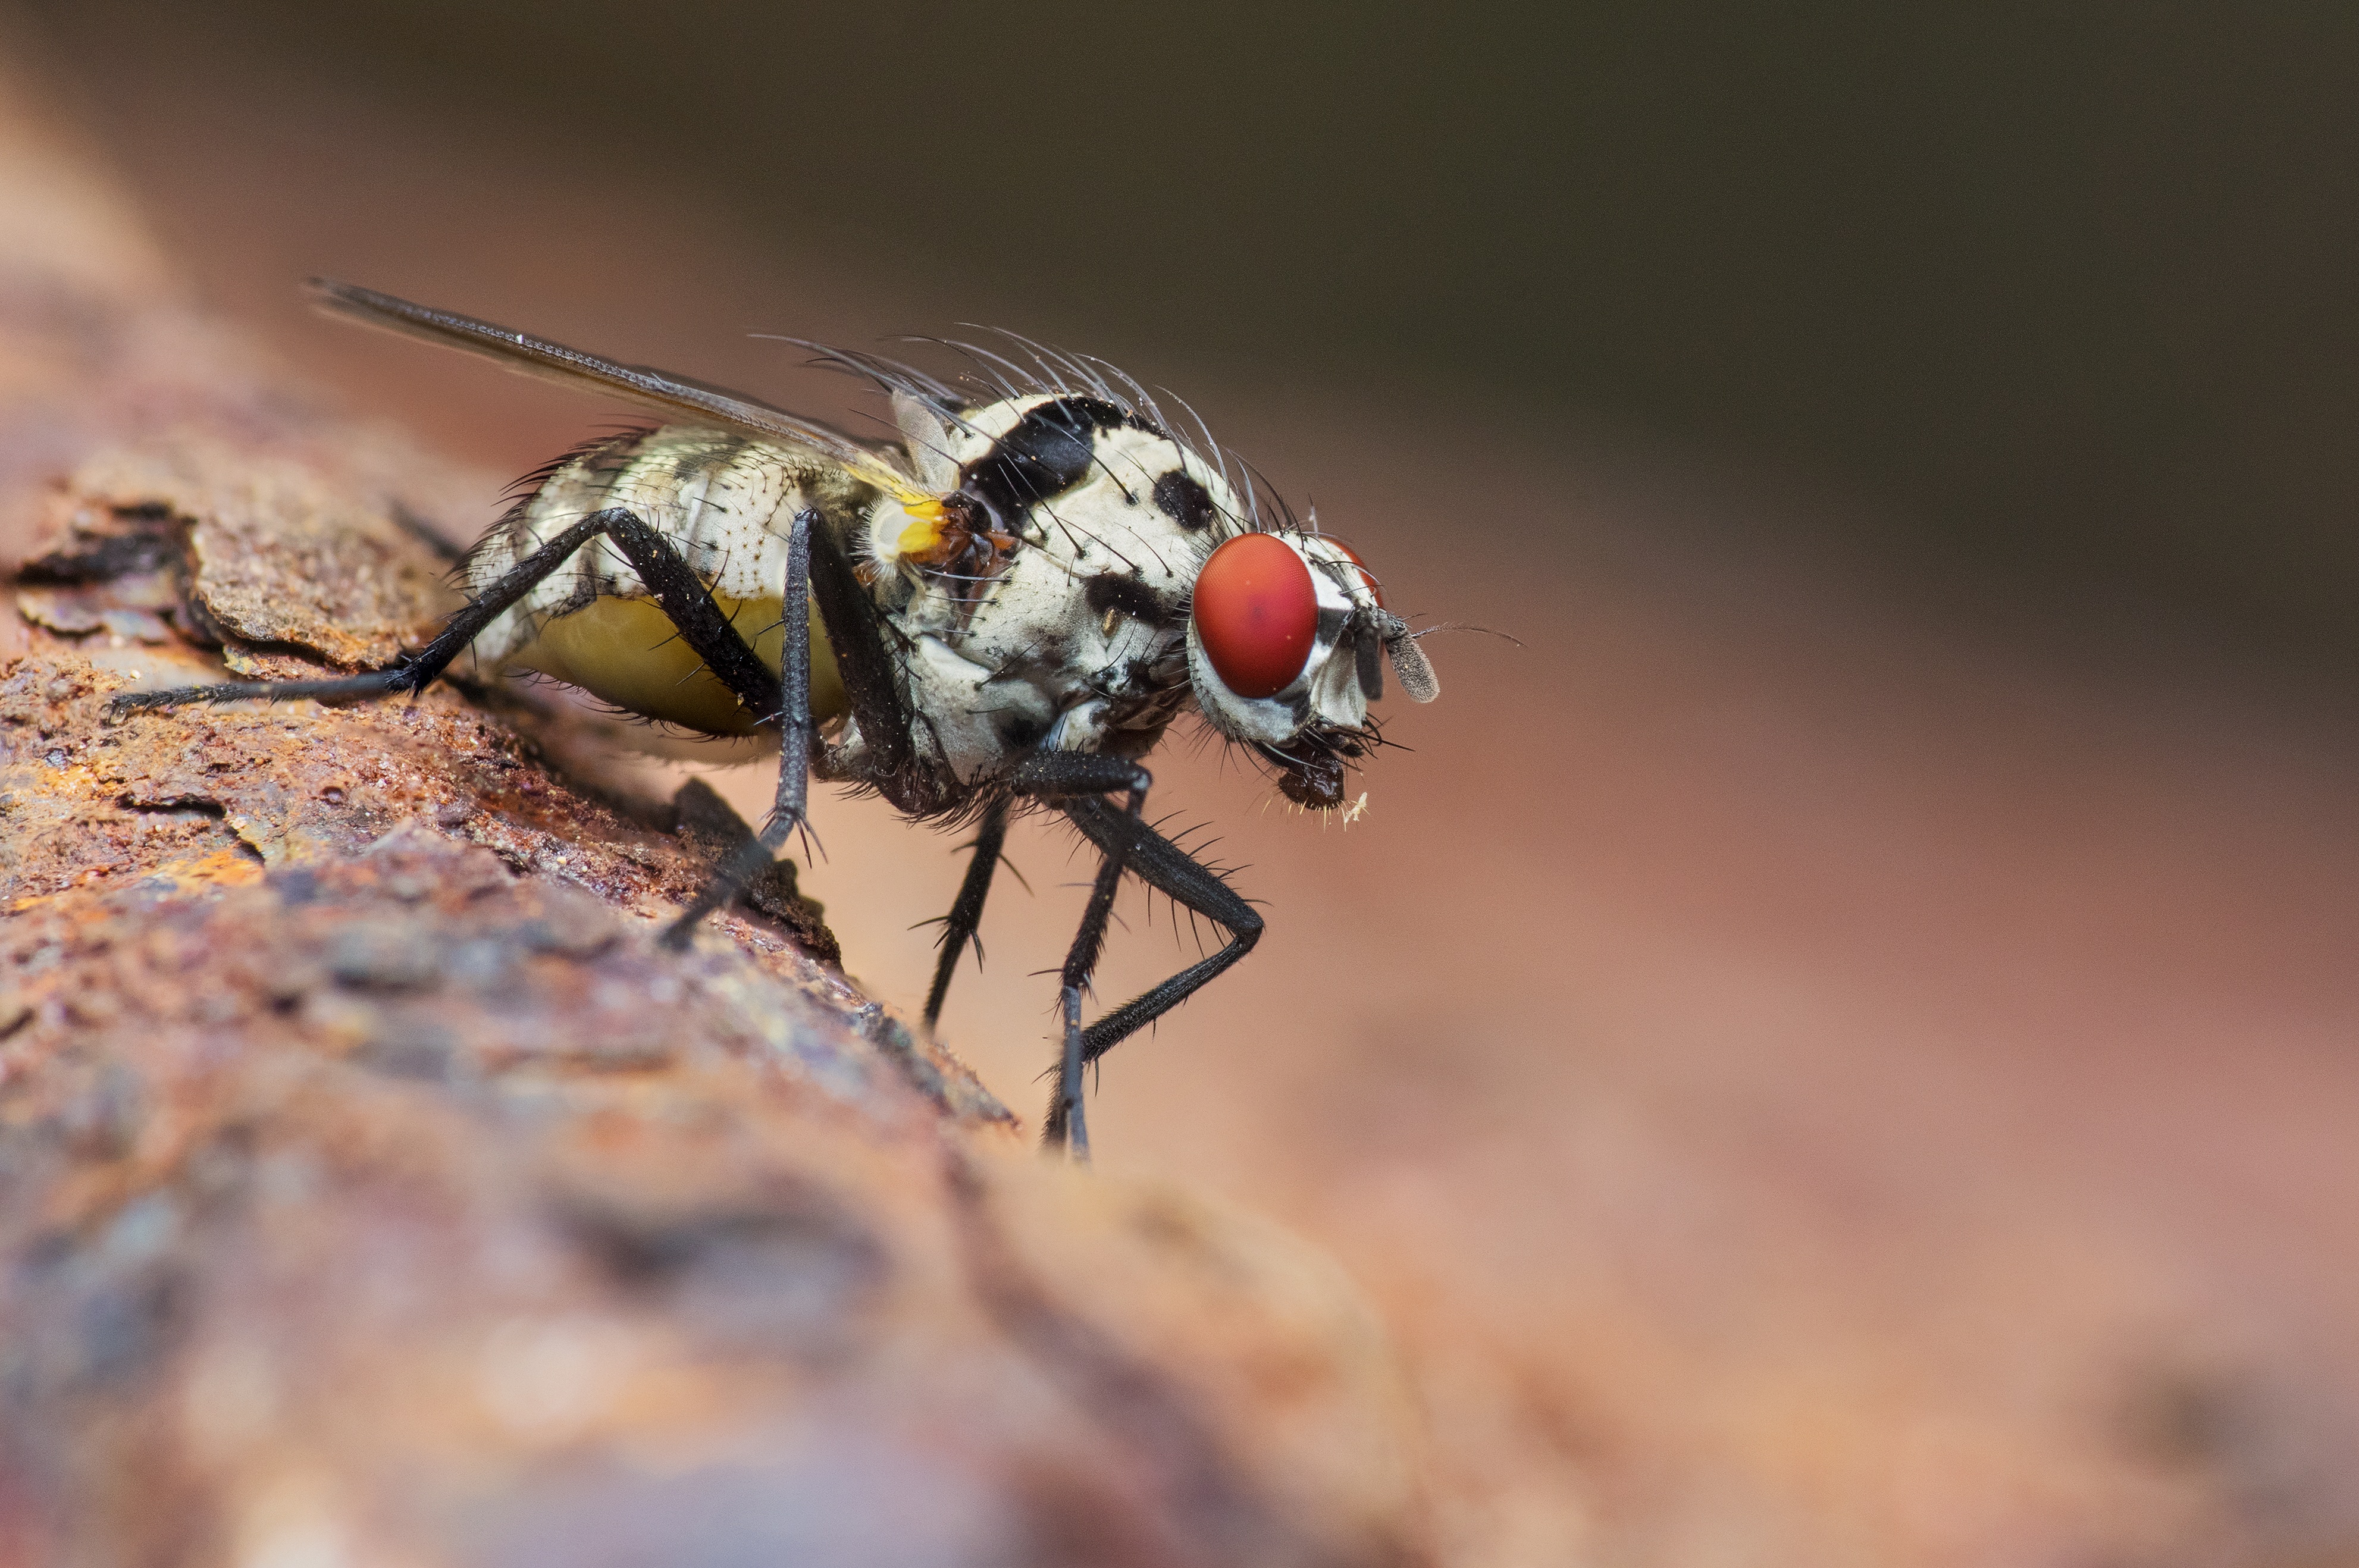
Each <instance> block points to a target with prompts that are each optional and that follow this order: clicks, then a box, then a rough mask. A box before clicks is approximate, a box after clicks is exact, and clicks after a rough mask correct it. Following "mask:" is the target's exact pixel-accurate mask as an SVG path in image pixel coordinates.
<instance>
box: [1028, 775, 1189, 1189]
mask: <svg viewBox="0 0 2359 1568" xmlns="http://www.w3.org/2000/svg"><path fill="white" fill-rule="evenodd" d="M1154 783H1155V780H1154V778H1153V776H1152V775H1151V774H1149V773H1147V770H1146V769H1145V768H1143V767H1141V766H1139V765H1138V764H1137V763H1136V762H1133V761H1131V760H1130V759H1129V758H1127V757H1109V756H1104V755H1102V754H1100V753H1097V752H1033V753H1032V754H1031V755H1030V756H1027V757H1026V758H1025V759H1024V760H1023V761H1022V762H1019V763H1017V764H1016V769H1015V771H1014V773H1011V774H1010V775H1009V778H1008V784H1009V786H1010V787H1011V788H1012V789H1014V790H1015V792H1016V794H1018V795H1030V796H1033V797H1034V798H1036V799H1042V800H1058V799H1065V798H1068V797H1071V796H1077V795H1079V796H1090V797H1103V796H1104V795H1109V794H1112V793H1114V792H1115V791H1121V792H1123V793H1124V794H1125V795H1128V797H1129V799H1128V803H1127V806H1126V807H1125V812H1126V815H1128V816H1131V817H1133V818H1136V816H1138V814H1139V813H1140V812H1141V811H1142V810H1144V809H1145V808H1146V806H1147V790H1148V789H1149V788H1151V787H1152V786H1153V785H1154ZM1098 804H1100V805H1103V804H1104V803H1103V799H1102V798H1101V799H1099V800H1098ZM1107 809H1109V810H1111V809H1113V808H1112V807H1111V806H1109V807H1108V808H1107ZM1102 848H1103V846H1102ZM1122 869H1123V862H1122V856H1121V855H1120V854H1118V853H1114V852H1112V851H1109V852H1107V853H1106V854H1105V856H1104V858H1103V860H1101V861H1100V862H1099V865H1098V877H1097V881H1096V883H1095V885H1093V887H1092V888H1091V889H1090V902H1089V905H1088V907H1087V908H1085V909H1084V910H1083V911H1082V926H1081V929H1080V930H1078V931H1076V932H1074V933H1073V946H1072V947H1071V950H1070V951H1069V952H1067V953H1066V955H1065V967H1064V969H1063V970H1062V971H1061V973H1060V976H1059V988H1060V989H1059V991H1058V997H1057V1000H1058V1004H1059V1013H1060V1018H1061V1019H1062V1022H1063V1023H1064V1029H1063V1032H1062V1035H1061V1038H1060V1049H1059V1051H1058V1053H1057V1065H1056V1068H1055V1076H1056V1080H1057V1087H1056V1092H1055V1093H1054V1094H1052V1095H1051V1096H1050V1097H1049V1114H1048V1116H1047V1117H1046V1118H1045V1119H1043V1120H1042V1122H1041V1124H1040V1141H1041V1143H1042V1145H1043V1146H1044V1147H1046V1148H1049V1149H1070V1150H1071V1152H1072V1155H1073V1158H1075V1159H1076V1160H1082V1161H1086V1160H1088V1159H1089V1157H1090V1131H1089V1122H1088V1120H1087V1119H1086V1118H1085V1117H1084V1116H1083V1115H1082V1066H1083V1065H1085V1064H1086V1062H1087V1060H1088V1058H1087V1056H1086V1055H1085V1054H1084V1053H1085V1052H1086V1050H1087V1039H1086V1037H1085V1036H1084V1034H1083V1033H1082V992H1083V991H1085V990H1087V989H1089V985H1090V976H1091V974H1092V973H1093V972H1094V971H1095V970H1096V968H1097V967H1098V955H1099V954H1100V953H1101V952H1102V951H1103V950H1104V947H1105V934H1106V923H1107V921H1109V920H1110V919H1112V918H1113V915H1114V893H1115V892H1117V891H1119V890H1120V888H1121V887H1122Z"/></svg>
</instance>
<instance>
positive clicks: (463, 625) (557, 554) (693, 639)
mask: <svg viewBox="0 0 2359 1568" xmlns="http://www.w3.org/2000/svg"><path fill="white" fill-rule="evenodd" d="M600 534H605V535H610V536H611V537H612V538H613V539H614V543H615V545H616V546H618V547H619V548H620V549H621V550H622V552H623V555H624V557H625V559H627V560H629V561H630V563H631V565H632V566H633V567H634V568H637V570H638V573H639V578H640V580H641V581H643V582H645V583H646V584H647V589H648V590H649V591H650V592H651V593H653V594H654V595H655V598H656V601H657V602H658V604H660V605H661V606H662V607H663V611H664V613H665V615H666V616H668V617H669V618H670V620H671V622H672V624H673V625H674V626H676V627H678V628H679V633H680V636H681V638H682V639H683V640H684V641H686V642H687V643H688V644H689V645H690V647H692V648H694V649H695V650H696V652H697V654H698V655H699V656H700V657H701V658H703V659H704V660H705V661H706V662H707V663H708V664H709V665H712V671H713V673H714V674H715V675H717V676H720V677H721V679H722V681H723V684H724V685H726V686H727V687H729V689H730V690H731V691H732V692H734V694H735V695H736V697H737V699H738V700H739V701H740V702H743V703H745V705H746V706H747V707H748V708H752V709H753V710H754V711H755V712H756V713H757V714H762V715H767V714H768V713H769V712H770V711H772V710H773V709H774V708H776V707H777V696H776V693H777V683H776V682H775V681H774V680H773V679H772V678H771V676H770V672H769V670H768V668H767V667H766V665H763V663H762V661H761V660H760V659H759V658H758V657H756V654H755V653H754V651H753V649H751V648H749V647H747V646H746V645H745V639H744V638H743V637H741V636H739V635H738V634H737V633H736V631H735V630H734V628H732V627H731V626H730V624H729V622H728V619H727V618H726V617H725V616H723V614H722V613H721V607H720V606H719V605H717V604H715V603H713V602H712V594H711V593H710V592H708V591H707V590H706V589H705V587H704V584H703V583H702V582H701V581H700V580H698V579H697V576H696V574H695V573H694V572H693V571H691V570H690V568H689V566H688V563H687V562H685V561H683V560H681V559H680V557H679V551H678V550H676V549H674V548H673V547H672V546H671V542H670V541H669V540H668V539H666V538H665V537H664V536H663V535H661V534H659V533H658V532H657V531H656V530H655V529H653V528H651V527H649V526H648V525H647V524H645V523H643V522H641V521H640V520H639V519H638V518H637V517H636V516H635V515H634V514H631V513H630V512H628V511H627V510H625V509H624V508H622V507H610V508H608V509H607V510H606V511H603V512H594V513H592V514H590V515H589V516H587V517H584V518H583V519H582V521H580V522H579V523H576V524H572V525H571V527H569V528H567V529H566V530H565V531H564V532H563V533H561V534H560V535H557V536H556V537H555V538H553V539H551V540H549V542H548V543H547V544H545V545H543V546H540V548H538V549H537V550H535V551H534V552H533V553H532V554H531V555H529V556H527V557H525V558H524V559H523V560H521V561H518V562H517V563H516V565H515V566H513V567H510V568H508V569H507V570H506V572H504V573H502V574H501V576H500V579H499V580H498V581H497V582H495V583H494V584H492V586H491V587H489V588H487V589H484V591H483V592H481V593H479V594H477V595H476V596H475V597H474V598H473V600H469V601H468V602H467V603H466V604H465V605H463V606H462V607H461V608H460V610H459V611H458V612H457V613H455V614H453V615H452V616H451V619H450V620H449V621H447V622H443V626H442V630H441V631H440V633H436V635H435V637H434V640H433V641H432V642H430V643H427V644H426V646H424V647H423V648H420V649H419V650H418V652H417V653H415V654H408V655H406V656H405V657H404V658H403V659H402V661H401V662H400V663H399V664H397V665H394V666H393V667H392V668H390V669H383V670H372V671H370V672H369V673H368V674H366V675H359V676H343V677H341V678H339V679H335V680H291V681H236V682H228V683H224V684H223V685H219V686H191V687H177V688H175V689H173V690H170V691H142V692H126V693H125V694H124V695H123V696H121V697H116V698H115V699H114V707H115V708H117V709H130V708H176V707H179V706H180V705H181V704H183V703H191V702H236V701H241V700H244V699H246V698H250V697H259V698H261V699H262V700H264V701H267V702H290V701H295V700H297V699H299V698H304V697H310V698H313V699H316V700H326V701H333V700H337V699H339V698H356V697H387V696H391V695H392V694H393V693H395V692H402V691H407V692H420V691H423V690H425V689H426V688H427V687H429V686H431V685H432V684H433V683H434V680H435V678H436V677H437V676H440V675H441V673H442V672H443V671H444V670H446V669H448V668H450V667H451V661H452V660H454V659H456V658H457V657H458V656H459V655H460V654H462V653H464V652H466V650H467V647H468V644H470V643H473V642H474V640H475V639H476V638H477V637H480V636H482V635H483V633H484V628H485V627H487V626H489V625H490V624H491V623H492V622H494V621H496V620H498V619H499V617H500V616H501V615H502V614H504V613H505V612H506V611H508V610H509V609H511V608H512V607H514V605H515V604H516V600H519V599H522V598H523V597H524V596H525V595H526V594H527V593H530V592H531V591H532V590H533V589H536V588H538V587H539V586H540V584H541V583H542V582H543V581H545V580H546V579H548V578H549V576H550V575H551V574H552V573H554V572H555V571H557V570H558V569H559V568H560V567H562V566H564V565H565V563H566V562H567V561H568V560H570V559H571V558H572V557H573V554H574V552H575V551H577V550H579V549H581V548H582V546H583V545H585V544H587V543H589V541H590V540H591V539H592V538H593V537H595V536H596V535H600Z"/></svg>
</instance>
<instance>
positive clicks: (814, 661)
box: [467, 425, 855, 735]
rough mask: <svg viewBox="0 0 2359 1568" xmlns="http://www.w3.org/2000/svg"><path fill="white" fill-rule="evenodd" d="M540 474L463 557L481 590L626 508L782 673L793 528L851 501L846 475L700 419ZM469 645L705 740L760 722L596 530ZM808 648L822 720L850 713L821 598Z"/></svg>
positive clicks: (626, 437)
mask: <svg viewBox="0 0 2359 1568" xmlns="http://www.w3.org/2000/svg"><path fill="white" fill-rule="evenodd" d="M535 478H536V479H537V480H538V482H537V483H536V484H534V486H533V489H532V490H531V492H529V493H528V494H527V495H525V496H523V497H522V498H521V499H519V500H518V501H517V503H516V505H515V506H514V507H513V508H512V509H511V510H510V511H509V513H508V514H507V516H506V518H504V519H502V521H501V523H500V524H499V525H498V526H497V527H495V529H494V530H493V531H492V533H491V534H490V535H487V536H486V537H485V539H484V542H483V544H482V545H480V546H477V547H476V549H475V551H474V553H473V555H472V556H470V557H468V563H467V570H468V577H469V585H468V586H469V588H470V589H471V591H473V592H476V593H481V592H482V591H484V589H487V588H489V587H490V586H491V585H492V584H493V583H495V582H496V581H498V580H499V579H500V577H501V576H502V574H504V573H505V572H506V571H507V570H508V569H509V568H512V567H514V566H516V564H517V563H518V562H519V561H521V560H523V559H524V558H525V557H527V556H529V555H531V554H532V552H533V551H534V550H536V549H538V547H539V546H541V545H543V544H545V543H547V542H548V541H549V539H551V538H553V537H555V536H556V535H559V534H561V533H563V532H564V531H565V530H566V529H567V528H569V527H571V525H572V524H576V523H579V522H580V521H581V520H582V519H583V518H584V517H588V516H591V515H592V514H596V513H599V512H603V511H606V510H609V509H612V508H616V507H619V508H622V509H624V510H626V511H628V512H630V513H631V514H633V515H635V516H636V517H637V518H639V519H640V520H641V521H642V522H644V523H646V524H647V525H648V526H650V527H651V528H653V529H654V530H655V531H656V532H657V533H658V534H659V535H662V536H663V537H664V539H665V540H666V541H667V542H668V543H669V545H670V546H671V547H672V548H673V549H674V550H676V551H677V552H679V556H680V558H681V559H682V560H683V561H685V562H686V563H687V564H688V566H689V568H690V570H691V571H693V572H694V573H695V575H696V576H697V578H698V579H700V580H701V581H702V582H703V583H704V584H705V586H706V587H707V588H708V589H711V590H712V596H713V599H714V600H715V601H716V602H717V603H718V604H719V605H720V607H721V611H722V613H723V615H724V616H726V617H728V619H729V621H730V623H731V624H732V625H733V626H734V628H735V629H736V631H737V633H738V634H739V635H740V636H742V637H743V638H745V641H746V643H748V644H750V645H751V646H752V648H753V649H754V652H755V653H756V654H757V655H758V656H759V657H760V658H761V660H762V662H763V663H764V664H766V665H768V666H769V667H770V669H771V670H772V671H773V672H775V671H777V669H778V667H779V663H780V654H781V651H782V644H783V641H784V637H785V633H784V630H783V627H782V621H783V616H782V614H781V601H780V598H779V595H780V593H781V591H782V590H783V588H784V585H785V582H786V570H787V534H788V526H789V525H790V524H791V523H792V521H793V519H794V517H795V515H796V514H797V513H798V512H799V511H802V510H804V509H807V508H814V507H816V508H820V509H821V510H822V511H826V510H829V509H832V510H834V511H837V512H839V513H840V512H841V511H842V510H843V507H844V506H845V505H846V503H847V502H850V501H853V500H854V499H855V498H854V497H853V496H852V495H851V493H850V492H849V491H848V490H847V487H846V485H845V483H844V479H843V475H842V474H841V471H840V470H838V469H836V468H835V466H834V465H832V464H831V463H829V462H828V461H827V460H824V459H823V458H821V457H819V456H818V455H817V454H815V453H811V452H808V451H804V450H800V449H797V448H795V447H792V446H789V445H787V444H786V443H784V442H778V441H770V440H763V439H760V438H754V437H749V436H745V435H742V434H738V433H735V432H732V431H727V430H719V429H709V428H704V427H696V426H679V425H674V426H666V427H662V428H659V429H655V430H633V431H626V432H624V433H622V434H619V435H615V436H611V437H607V438H602V439H600V440H598V441H595V442H592V443H591V444H589V445H587V446H584V447H582V448H579V449H576V450H574V451H573V452H571V453H569V454H567V456H566V457H564V458H562V459H560V460H558V461H557V462H556V463H554V464H552V465H550V467H549V469H548V470H544V471H543V472H542V473H541V474H539V475H537V476H535ZM528 482H530V481H528ZM474 652H475V655H476V657H477V658H478V659H479V660H480V661H482V662H484V663H485V664H489V665H496V666H502V667H509V668H521V669H530V670H538V671H539V672H541V673H542V674H544V675H549V676H554V677H556V678H557V679H559V680H561V681H564V682H566V683H568V684H569V685H572V686H577V687H582V689H583V690H585V691H587V692H589V693H591V694H592V696H595V697H601V698H603V699H604V700H605V701H607V702H610V703H613V704H614V706H615V707H617V708H625V709H627V710H628V711H630V712H633V713H636V714H640V715H643V716H645V717H647V718H648V719H658V720H660V721H662V722H665V723H670V724H677V725H679V726H681V727H682V728H685V729H689V730H699V731H701V732H703V733H706V734H712V735H744V734H748V733H751V732H752V731H753V730H755V728H756V721H757V720H758V719H761V718H764V717H766V715H759V714H756V713H753V712H751V711H749V710H747V709H746V708H745V706H744V705H743V704H742V703H740V702H739V701H738V700H737V698H736V697H735V696H734V694H733V693H732V692H731V691H730V690H729V688H728V687H726V686H724V685H723V683H722V682H721V680H720V679H719V678H718V677H717V676H714V675H712V673H711V672H710V671H709V670H707V669H705V668H704V662H703V660H702V659H701V658H700V657H699V656H698V655H697V654H696V653H695V651H694V650H692V649H690V647H689V646H688V645H687V643H684V642H682V641H681V640H680V639H679V636H678V634H677V633H676V632H675V630H674V628H673V626H672V623H671V622H670V621H669V618H667V616H666V615H665V613H664V611H663V608H662V607H661V606H660V605H659V604H658V603H657V601H656V599H655V597H654V595H653V594H652V593H651V592H650V591H649V589H648V588H647V585H646V583H644V582H643V581H641V580H640V577H639V574H638V572H637V570H636V568H633V566H632V565H631V563H630V562H629V561H628V560H626V559H625V558H624V556H623V554H622V552H621V550H619V549H618V548H616V547H615V546H614V542H613V541H612V540H610V539H607V538H604V537H603V536H602V537H597V538H593V539H592V540H590V541H589V542H588V543H587V544H585V545H584V546H582V549H581V551H580V552H579V553H578V554H577V555H576V556H575V557H573V559H572V561H571V563H569V564H568V565H567V566H566V567H565V568H561V569H560V570H559V571H557V572H555V573H552V574H551V575H550V576H549V578H548V579H546V580H544V581H543V582H542V583H541V584H540V585H539V586H538V587H537V588H535V589H533V590H532V591H531V592H530V593H528V594H527V595H526V596H525V597H524V598H523V599H522V600H519V601H518V602H517V603H516V605H515V606H514V607H513V608H511V609H510V610H509V611H506V613H505V614H503V615H501V616H500V617H499V618H498V619H497V620H495V621H494V622H492V623H491V625H490V626H488V627H486V628H485V629H484V633H483V635H482V636H480V637H478V638H477V639H476V640H475V643H474ZM810 652H811V693H810V695H811V713H812V717H813V718H814V719H818V720H820V721H821V722H825V721H827V720H829V719H834V718H836V717H839V716H840V715H841V714H842V713H843V711H844V697H843V682H842V680H841V679H840V678H839V677H838V676H837V673H836V665H835V654H834V650H833V648H832V647H831V646H830V644H829V643H828V640H827V633H826V632H825V630H824V629H823V628H822V626H821V620H820V616H819V612H818V610H817V609H816V607H814V608H813V609H812V611H811V613H810Z"/></svg>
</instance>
